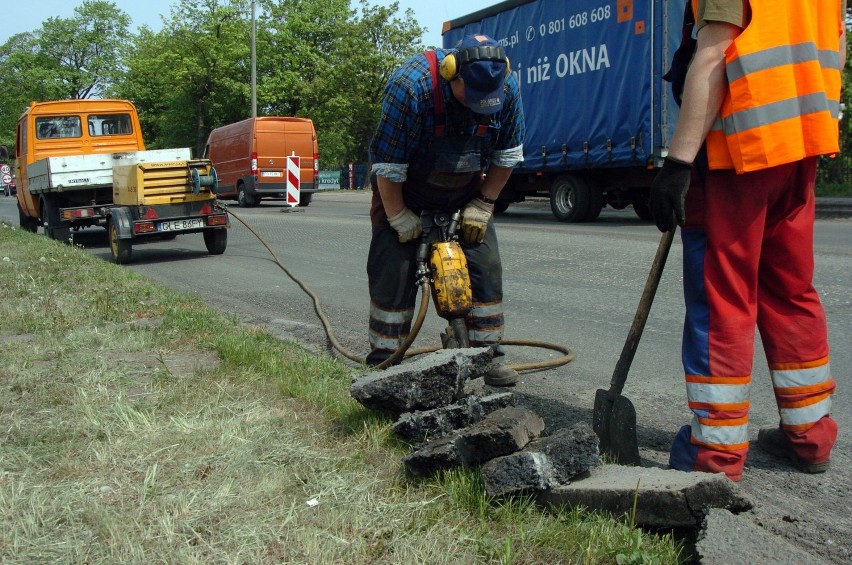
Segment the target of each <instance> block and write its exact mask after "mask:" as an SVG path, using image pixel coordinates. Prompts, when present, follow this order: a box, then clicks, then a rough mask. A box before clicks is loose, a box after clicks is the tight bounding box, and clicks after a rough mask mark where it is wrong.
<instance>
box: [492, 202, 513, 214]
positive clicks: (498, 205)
mask: <svg viewBox="0 0 852 565" xmlns="http://www.w3.org/2000/svg"><path fill="white" fill-rule="evenodd" d="M509 204H511V202H509V201H508V200H498V201H497V202H495V203H494V213H495V214H502V213H503V212H505V211H506V210H508V209H509Z"/></svg>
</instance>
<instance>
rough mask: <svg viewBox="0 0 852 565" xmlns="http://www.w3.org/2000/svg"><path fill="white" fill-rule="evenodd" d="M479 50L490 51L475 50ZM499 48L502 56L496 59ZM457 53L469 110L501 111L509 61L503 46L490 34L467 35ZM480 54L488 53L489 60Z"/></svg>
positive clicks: (479, 112)
mask: <svg viewBox="0 0 852 565" xmlns="http://www.w3.org/2000/svg"><path fill="white" fill-rule="evenodd" d="M477 47H486V48H490V49H483V50H482V51H476V48H477ZM497 49H499V53H500V54H501V55H502V57H499V58H498V57H495V56H494V54H496V53H497ZM456 50H457V51H458V55H459V58H458V59H459V60H458V65H459V76H460V77H461V78H462V79H463V80H464V95H465V100H466V101H467V105H468V107H469V108H470V109H471V110H473V111H474V112H476V113H477V114H493V113H495V112H499V111H500V109H501V108H503V99H504V97H505V92H504V90H503V84H504V83H505V81H506V74H507V73H506V70H507V69H506V65H507V62H506V58H505V54H504V52H503V49H502V48H501V47H500V44H499V43H497V42H496V41H495V40H494V39H492V38H490V37H488V36H487V35H483V34H476V35H467V36H465V37H464V39H462V40H461V42H459V44H458V46H457V47H456ZM466 50H469V51H466ZM477 54H479V56H483V54H486V55H487V56H489V58H488V59H484V60H481V59H479V58H478V57H477ZM471 59H472V60H471Z"/></svg>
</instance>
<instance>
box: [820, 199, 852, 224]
mask: <svg viewBox="0 0 852 565" xmlns="http://www.w3.org/2000/svg"><path fill="white" fill-rule="evenodd" d="M816 217H817V218H818V219H825V218H850V217H852V198H825V197H819V198H817V199H816Z"/></svg>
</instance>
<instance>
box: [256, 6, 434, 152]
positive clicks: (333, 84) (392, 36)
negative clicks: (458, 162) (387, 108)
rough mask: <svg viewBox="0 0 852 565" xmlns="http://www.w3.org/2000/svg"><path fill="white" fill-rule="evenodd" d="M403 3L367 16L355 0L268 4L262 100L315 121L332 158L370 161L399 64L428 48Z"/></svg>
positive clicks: (261, 51)
mask: <svg viewBox="0 0 852 565" xmlns="http://www.w3.org/2000/svg"><path fill="white" fill-rule="evenodd" d="M398 11H399V4H398V3H393V4H391V5H390V6H387V7H382V6H370V5H369V4H368V3H367V2H366V0H361V1H360V14H359V13H358V11H353V10H351V9H350V7H349V2H348V0H327V1H319V0H283V1H280V2H277V3H273V2H268V3H267V4H266V14H267V15H266V16H265V17H264V19H263V26H262V30H263V31H262V33H259V39H258V44H259V48H258V106H259V107H261V108H262V109H263V111H264V112H267V113H269V114H273V115H292V116H301V117H308V118H311V119H312V120H313V121H314V125H315V126H316V129H317V137H318V138H319V144H320V154H321V158H322V160H323V162H324V163H330V164H331V165H332V166H342V165H343V164H345V163H347V162H349V161H362V162H363V161H366V160H367V150H368V143H369V139H370V137H371V136H372V134H373V130H374V128H375V125H376V123H377V122H378V116H379V111H380V108H381V98H382V92H383V90H384V85H385V82H386V81H387V78H388V77H389V76H390V74H391V73H392V72H393V70H394V69H395V68H396V67H398V66H399V65H400V64H401V63H402V62H403V61H404V60H405V59H407V58H408V57H409V56H410V55H412V54H414V53H416V52H418V51H421V50H422V49H423V47H422V44H421V42H420V37H421V35H422V33H423V29H422V28H421V27H420V26H419V25H418V24H417V22H416V20H415V19H414V16H413V12H412V11H410V10H409V11H406V12H405V14H404V15H403V16H402V17H400V16H398Z"/></svg>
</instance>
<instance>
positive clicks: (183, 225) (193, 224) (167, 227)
mask: <svg viewBox="0 0 852 565" xmlns="http://www.w3.org/2000/svg"><path fill="white" fill-rule="evenodd" d="M204 226H205V223H204V218H190V219H188V220H171V221H168V222H160V224H159V225H158V227H157V229H158V231H183V230H191V229H195V228H203V227H204Z"/></svg>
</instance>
